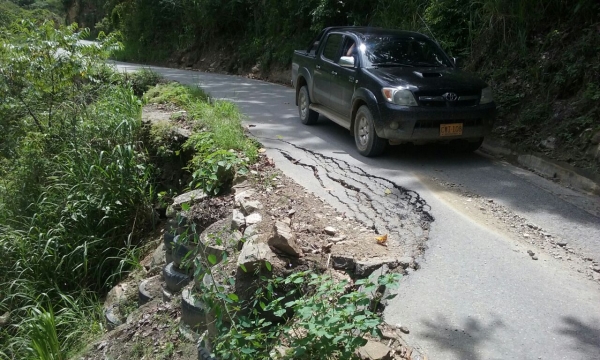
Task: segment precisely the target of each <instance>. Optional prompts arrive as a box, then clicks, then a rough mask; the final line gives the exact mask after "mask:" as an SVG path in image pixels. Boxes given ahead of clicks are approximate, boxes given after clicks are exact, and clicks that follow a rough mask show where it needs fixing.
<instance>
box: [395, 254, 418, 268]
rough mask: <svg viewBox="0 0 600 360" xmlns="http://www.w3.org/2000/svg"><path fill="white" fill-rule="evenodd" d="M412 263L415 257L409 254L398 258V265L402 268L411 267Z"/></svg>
mask: <svg viewBox="0 0 600 360" xmlns="http://www.w3.org/2000/svg"><path fill="white" fill-rule="evenodd" d="M414 263H415V259H414V258H413V257H411V256H403V257H401V258H398V265H400V266H401V267H402V268H403V269H408V268H409V267H412V265H413V264H414Z"/></svg>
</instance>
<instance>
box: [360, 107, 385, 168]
mask: <svg viewBox="0 0 600 360" xmlns="http://www.w3.org/2000/svg"><path fill="white" fill-rule="evenodd" d="M354 142H355V143H356V148H357V149H358V153H359V154H361V155H363V156H366V157H373V156H378V155H381V153H383V151H384V150H385V145H386V144H387V141H386V140H385V139H382V138H380V137H379V136H377V133H376V132H375V124H374V122H373V115H372V114H371V111H370V110H369V108H368V107H367V106H366V105H363V106H361V107H360V108H359V109H358V111H357V112H356V118H355V119H354Z"/></svg>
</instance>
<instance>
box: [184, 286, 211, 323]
mask: <svg viewBox="0 0 600 360" xmlns="http://www.w3.org/2000/svg"><path fill="white" fill-rule="evenodd" d="M181 321H182V322H183V323H184V324H186V325H189V326H190V327H191V328H192V329H193V330H198V329H205V328H206V305H205V304H204V303H203V302H202V301H200V299H198V297H197V296H196V295H195V294H194V291H193V286H190V287H187V288H185V289H183V291H182V292H181Z"/></svg>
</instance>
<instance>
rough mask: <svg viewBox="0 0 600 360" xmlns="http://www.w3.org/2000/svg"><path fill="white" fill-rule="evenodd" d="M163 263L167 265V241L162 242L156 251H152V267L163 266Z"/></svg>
mask: <svg viewBox="0 0 600 360" xmlns="http://www.w3.org/2000/svg"><path fill="white" fill-rule="evenodd" d="M163 265H165V243H164V242H161V243H160V245H158V247H157V248H156V250H154V253H152V259H151V261H150V269H153V268H156V267H162V266H163Z"/></svg>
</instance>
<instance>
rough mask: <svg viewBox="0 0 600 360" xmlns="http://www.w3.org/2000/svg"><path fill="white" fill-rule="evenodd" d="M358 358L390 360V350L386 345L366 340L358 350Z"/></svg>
mask: <svg viewBox="0 0 600 360" xmlns="http://www.w3.org/2000/svg"><path fill="white" fill-rule="evenodd" d="M358 356H359V357H360V358H361V359H363V360H392V359H393V358H392V349H390V348H389V347H387V346H386V345H384V344H382V343H380V342H376V341H372V340H368V341H367V343H366V344H365V346H362V347H360V348H359V349H358Z"/></svg>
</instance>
